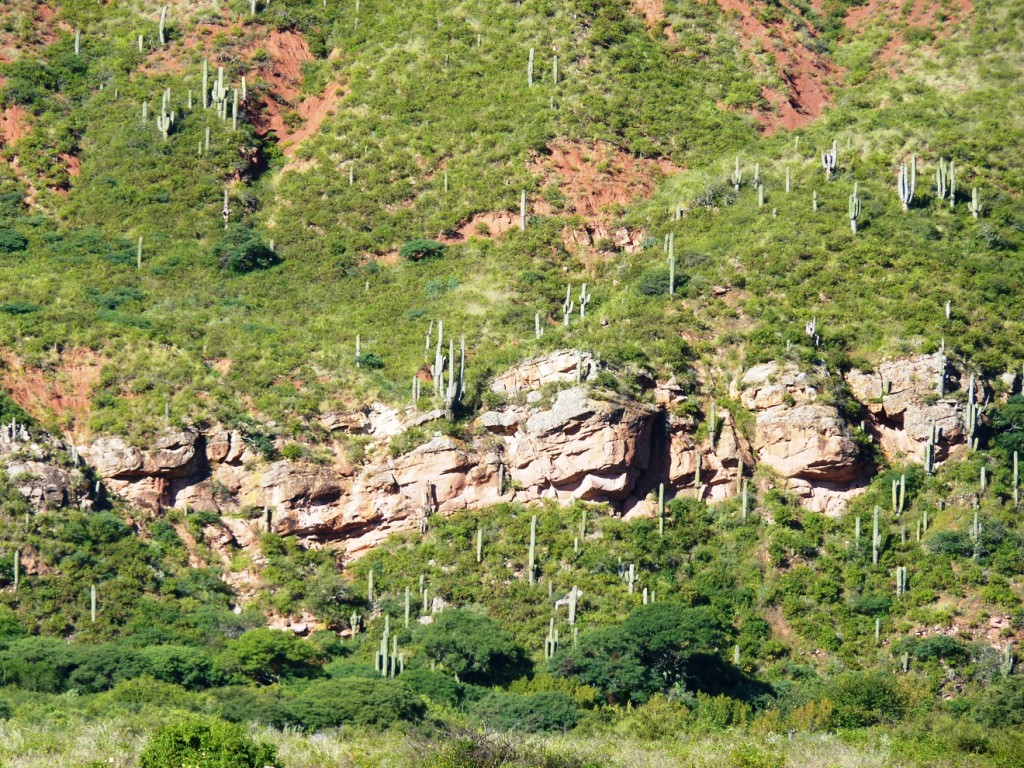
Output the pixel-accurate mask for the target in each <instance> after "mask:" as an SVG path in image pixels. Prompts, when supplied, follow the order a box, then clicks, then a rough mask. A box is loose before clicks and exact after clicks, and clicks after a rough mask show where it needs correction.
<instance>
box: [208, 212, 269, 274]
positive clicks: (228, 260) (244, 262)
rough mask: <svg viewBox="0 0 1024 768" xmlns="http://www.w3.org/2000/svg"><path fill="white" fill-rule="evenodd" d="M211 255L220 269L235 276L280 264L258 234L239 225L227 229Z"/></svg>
mask: <svg viewBox="0 0 1024 768" xmlns="http://www.w3.org/2000/svg"><path fill="white" fill-rule="evenodd" d="M213 255H214V258H216V259H217V263H218V264H219V265H220V267H221V269H225V270H227V271H229V272H234V273H235V274H244V273H246V272H253V271H255V270H258V269H267V268H268V267H272V266H274V265H275V264H278V263H279V262H280V259H279V258H278V257H277V254H276V253H274V252H273V251H272V250H270V248H269V247H268V246H267V245H266V244H265V243H264V242H263V239H262V238H261V237H260V236H259V234H257V233H256V232H255V231H253V230H252V229H249V228H248V227H245V226H242V225H241V224H235V225H233V226H232V227H230V228H228V230H227V231H226V232H225V233H224V234H223V235H222V236H221V237H220V239H219V240H218V241H217V243H216V244H215V245H214V246H213Z"/></svg>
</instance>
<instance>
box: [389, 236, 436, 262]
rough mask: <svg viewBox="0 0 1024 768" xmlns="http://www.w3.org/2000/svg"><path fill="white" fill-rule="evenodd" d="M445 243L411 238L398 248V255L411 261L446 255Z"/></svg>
mask: <svg viewBox="0 0 1024 768" xmlns="http://www.w3.org/2000/svg"><path fill="white" fill-rule="evenodd" d="M444 248H445V247H444V244H443V243H438V242H437V241H435V240H424V239H422V238H419V239H416V240H410V241H409V242H408V243H406V244H405V245H403V246H402V247H401V248H399V249H398V255H399V256H401V257H402V258H403V259H408V260H409V261H420V260H421V259H430V258H437V257H440V256H443V255H444Z"/></svg>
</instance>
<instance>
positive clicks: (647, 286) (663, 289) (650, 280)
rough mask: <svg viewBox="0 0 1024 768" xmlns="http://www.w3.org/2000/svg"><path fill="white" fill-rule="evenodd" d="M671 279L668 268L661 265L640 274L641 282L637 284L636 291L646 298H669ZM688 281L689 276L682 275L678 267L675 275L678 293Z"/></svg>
mask: <svg viewBox="0 0 1024 768" xmlns="http://www.w3.org/2000/svg"><path fill="white" fill-rule="evenodd" d="M670 277H671V275H670V274H669V269H668V267H663V266H660V265H659V266H655V267H648V268H647V269H645V270H644V271H643V272H642V273H641V274H640V280H639V281H638V282H637V285H636V289H637V290H638V291H639V292H640V293H642V294H643V295H644V296H668V295H669V292H668V289H669V286H670V284H671V280H670ZM687 279H688V278H687V276H686V275H685V274H683V273H681V272H680V271H679V269H678V267H677V268H676V275H675V289H676V292H677V293H678V291H679V289H680V288H682V287H683V286H685V285H686V283H687Z"/></svg>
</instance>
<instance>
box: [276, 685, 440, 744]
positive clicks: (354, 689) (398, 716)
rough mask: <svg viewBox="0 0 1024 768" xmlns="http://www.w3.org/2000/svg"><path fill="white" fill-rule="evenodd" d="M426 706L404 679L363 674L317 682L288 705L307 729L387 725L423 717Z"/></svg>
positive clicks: (301, 725) (302, 726) (295, 721)
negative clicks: (403, 681)
mask: <svg viewBox="0 0 1024 768" xmlns="http://www.w3.org/2000/svg"><path fill="white" fill-rule="evenodd" d="M426 709H427V707H426V704H424V703H423V699H421V698H420V697H419V696H418V695H417V694H415V693H413V692H412V691H411V690H410V689H409V688H407V687H406V686H405V685H404V684H402V683H401V682H398V681H395V680H387V679H383V678H376V679H372V678H363V677H345V678H338V679H332V680H324V681H322V682H319V683H314V684H313V685H311V686H310V687H309V688H307V689H306V690H305V691H303V692H302V693H301V694H299V695H298V696H297V697H296V698H295V699H294V700H293V701H292V702H290V703H289V705H288V712H289V714H290V715H291V718H292V721H293V722H294V723H295V724H296V725H297V726H299V727H300V728H303V729H305V730H307V731H320V730H323V729H325V728H334V727H337V726H340V725H346V724H348V725H375V726H381V727H388V726H391V725H395V724H397V723H399V722H415V721H418V720H421V719H422V718H423V715H424V714H425V713H426Z"/></svg>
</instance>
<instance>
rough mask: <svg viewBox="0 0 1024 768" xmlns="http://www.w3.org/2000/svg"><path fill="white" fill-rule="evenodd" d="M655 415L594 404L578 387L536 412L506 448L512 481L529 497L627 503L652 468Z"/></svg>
mask: <svg viewBox="0 0 1024 768" xmlns="http://www.w3.org/2000/svg"><path fill="white" fill-rule="evenodd" d="M654 416H655V410H654V409H653V408H648V407H645V406H642V405H640V404H638V403H631V402H627V401H604V400H593V399H591V398H590V397H589V396H588V394H587V391H586V390H585V389H583V388H580V387H577V388H574V389H567V390H563V391H562V392H560V393H559V394H558V398H557V399H556V401H555V404H554V405H553V406H552V408H551V409H550V410H547V411H540V412H537V413H534V414H533V415H532V416H530V417H529V419H527V421H526V423H525V425H521V426H520V430H519V431H517V432H516V434H515V435H514V436H512V437H511V438H510V439H509V441H508V444H507V453H508V461H509V465H510V467H511V471H512V477H513V479H514V480H516V481H517V482H518V483H519V484H520V485H521V486H522V487H523V488H524V489H525V490H526V492H527V495H529V494H530V493H533V494H536V495H537V496H540V497H544V498H557V499H565V500H568V499H602V498H604V499H623V498H625V497H626V496H627V495H628V494H629V491H630V490H632V487H633V483H634V482H635V480H636V478H637V477H638V476H639V474H640V472H641V471H643V470H644V469H646V468H647V454H648V451H649V444H650V429H651V424H652V422H653V420H654Z"/></svg>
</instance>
